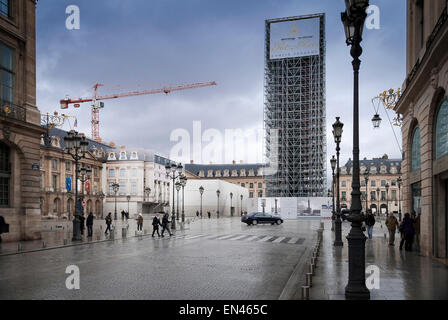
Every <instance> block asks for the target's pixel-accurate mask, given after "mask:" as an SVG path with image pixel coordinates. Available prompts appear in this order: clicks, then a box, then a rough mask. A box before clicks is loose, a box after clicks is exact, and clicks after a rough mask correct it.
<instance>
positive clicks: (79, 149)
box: [64, 131, 89, 241]
mask: <svg viewBox="0 0 448 320" xmlns="http://www.w3.org/2000/svg"><path fill="white" fill-rule="evenodd" d="M64 142H65V152H67V153H68V154H69V155H70V156H71V157H72V158H73V160H75V214H74V219H73V239H72V241H79V240H82V238H81V220H80V219H79V216H80V212H79V207H78V169H79V160H81V159H83V158H85V156H86V152H87V150H88V147H89V143H88V142H87V141H86V138H85V137H81V136H80V135H79V134H78V132H76V131H70V132H68V133H67V136H66V137H64Z"/></svg>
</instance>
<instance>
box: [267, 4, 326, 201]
mask: <svg viewBox="0 0 448 320" xmlns="http://www.w3.org/2000/svg"><path fill="white" fill-rule="evenodd" d="M310 18H319V21H320V23H319V26H320V32H319V34H320V39H319V42H320V43H319V44H320V49H319V54H317V55H310V56H301V57H292V58H281V59H272V60H271V59H270V34H271V32H270V28H271V24H272V23H278V22H283V21H295V20H302V19H310ZM265 25H266V31H265V32H266V33H265V78H264V90H265V94H264V129H265V134H266V136H265V144H266V156H267V159H268V165H269V166H270V167H276V168H277V170H276V172H275V173H274V174H270V175H266V176H265V180H266V195H267V196H268V197H325V196H327V192H326V187H327V183H326V170H327V168H326V129H325V128H326V112H325V50H326V47H325V14H324V13H322V14H314V15H306V16H296V17H288V18H280V19H269V20H266V22H265ZM273 132H275V136H276V138H277V137H278V138H277V139H278V141H272V140H273V139H272V137H271V135H272V134H273ZM269 159H270V160H269ZM274 159H275V160H274ZM272 161H277V163H276V164H272V163H269V162H272Z"/></svg>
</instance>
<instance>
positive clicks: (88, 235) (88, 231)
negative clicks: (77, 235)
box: [86, 212, 93, 238]
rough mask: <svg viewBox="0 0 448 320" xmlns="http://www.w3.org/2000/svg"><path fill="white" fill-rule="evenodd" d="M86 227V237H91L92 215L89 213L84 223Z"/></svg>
mask: <svg viewBox="0 0 448 320" xmlns="http://www.w3.org/2000/svg"><path fill="white" fill-rule="evenodd" d="M86 226H87V237H89V238H90V237H92V234H93V213H92V212H90V213H89V215H88V216H87V221H86Z"/></svg>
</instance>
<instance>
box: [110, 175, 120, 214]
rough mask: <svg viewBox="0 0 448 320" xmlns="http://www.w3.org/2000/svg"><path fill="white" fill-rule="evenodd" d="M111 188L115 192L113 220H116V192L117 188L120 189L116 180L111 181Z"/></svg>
mask: <svg viewBox="0 0 448 320" xmlns="http://www.w3.org/2000/svg"><path fill="white" fill-rule="evenodd" d="M112 190H114V194H115V211H114V220H117V193H118V190H120V185H119V184H118V183H116V182H114V183H112Z"/></svg>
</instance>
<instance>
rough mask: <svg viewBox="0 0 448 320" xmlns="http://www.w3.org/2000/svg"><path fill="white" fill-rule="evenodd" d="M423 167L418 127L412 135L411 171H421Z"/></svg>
mask: <svg viewBox="0 0 448 320" xmlns="http://www.w3.org/2000/svg"><path fill="white" fill-rule="evenodd" d="M421 165H422V161H421V154H420V129H419V127H416V128H415V129H414V132H413V134H412V144H411V171H414V170H417V169H420V168H421Z"/></svg>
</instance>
